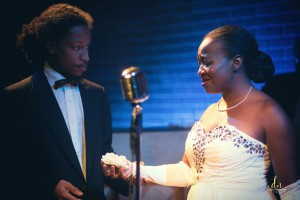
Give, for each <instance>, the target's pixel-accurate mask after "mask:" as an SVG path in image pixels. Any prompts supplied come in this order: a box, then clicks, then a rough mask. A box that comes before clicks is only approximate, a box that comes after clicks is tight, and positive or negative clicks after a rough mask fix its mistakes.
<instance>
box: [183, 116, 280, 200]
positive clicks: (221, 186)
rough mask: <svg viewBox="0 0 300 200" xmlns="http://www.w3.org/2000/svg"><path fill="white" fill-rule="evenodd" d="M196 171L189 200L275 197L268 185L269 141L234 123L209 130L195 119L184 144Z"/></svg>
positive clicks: (263, 198) (241, 199)
mask: <svg viewBox="0 0 300 200" xmlns="http://www.w3.org/2000/svg"><path fill="white" fill-rule="evenodd" d="M185 152H186V156H187V158H188V160H189V163H190V166H191V168H192V170H193V171H194V173H193V176H194V178H193V179H194V180H195V181H194V183H193V185H192V186H191V188H190V191H189V194H188V200H227V199H230V200H235V199H239V200H248V199H249V200H250V199H251V200H253V199H260V200H269V199H276V198H275V196H274V195H273V194H272V191H271V189H270V188H269V187H268V186H267V181H266V176H265V175H266V173H267V171H268V169H269V167H270V157H269V151H268V147H267V145H265V144H263V143H261V142H260V141H258V140H256V139H254V138H252V137H251V136H249V135H247V134H246V133H244V132H242V131H240V130H238V129H237V128H235V127H234V126H231V125H219V126H217V127H215V128H213V129H212V130H210V131H208V132H206V131H205V130H204V128H203V126H202V125H201V123H200V122H196V123H195V124H194V125H193V127H192V129H191V131H190V132H189V134H188V137H187V140H186V144H185Z"/></svg>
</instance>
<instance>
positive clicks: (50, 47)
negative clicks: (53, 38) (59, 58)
mask: <svg viewBox="0 0 300 200" xmlns="http://www.w3.org/2000/svg"><path fill="white" fill-rule="evenodd" d="M46 49H47V52H48V53H49V54H50V55H53V54H54V53H55V48H54V44H53V43H52V42H47V43H46Z"/></svg>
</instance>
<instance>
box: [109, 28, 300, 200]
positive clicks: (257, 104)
mask: <svg viewBox="0 0 300 200" xmlns="http://www.w3.org/2000/svg"><path fill="white" fill-rule="evenodd" d="M198 61H199V71H198V74H199V76H200V77H201V80H202V87H204V88H205V90H206V92H207V93H212V94H215V93H221V94H222V98H221V99H220V100H219V101H218V102H217V103H213V104H212V105H210V106H209V107H208V108H207V109H206V111H205V112H204V113H203V115H202V117H201V118H200V120H199V121H197V122H196V123H195V124H194V126H193V127H192V129H191V131H190V132H189V134H188V137H187V140H186V145H185V152H184V155H183V157H182V161H180V162H179V163H177V164H167V165H161V166H141V177H142V178H143V179H144V180H145V181H146V182H153V183H156V184H161V185H167V186H182V187H189V186H191V188H190V190H189V194H188V199H189V200H200V199H201V200H206V199H207V200H218V199H224V200H227V199H231V200H233V199H249V200H250V199H251V200H253V199H259V200H264V199H275V196H274V195H273V194H272V192H271V190H270V189H268V186H267V181H266V174H267V172H268V170H269V167H270V164H271V163H272V165H273V168H274V171H275V174H276V176H277V180H278V182H280V183H281V186H282V187H283V188H282V189H280V190H279V193H280V196H281V199H298V200H299V199H300V196H299V192H300V189H299V188H300V181H299V172H298V171H297V166H296V153H297V152H296V145H295V142H296V140H295V132H294V130H293V128H292V125H291V122H290V121H289V120H288V118H287V116H286V114H285V113H284V111H283V110H282V108H281V107H280V106H279V105H278V104H277V103H276V102H275V101H274V100H273V99H271V98H270V97H269V96H267V95H266V94H264V93H263V92H261V91H260V90H258V89H256V88H254V86H253V85H252V83H251V81H250V80H252V81H254V82H258V83H259V82H264V81H265V80H266V78H268V77H271V76H272V75H273V73H274V66H273V63H272V60H271V58H270V57H269V56H268V55H266V54H265V53H263V52H262V51H259V50H258V44H257V41H256V39H255V38H254V37H253V35H252V34H251V33H250V32H249V31H247V30H245V29H244V28H242V27H240V26H235V25H227V26H223V27H220V28H217V29H215V30H213V31H211V32H209V33H208V34H207V35H206V36H205V37H204V39H203V41H202V43H201V44H200V46H199V49H198ZM291 84H293V83H291ZM271 161H272V162H271ZM129 165H130V166H131V167H129V168H126V167H120V170H119V171H120V173H119V174H115V172H114V169H115V168H114V167H111V170H110V171H111V173H108V174H107V175H110V176H112V177H117V176H118V175H121V176H122V177H123V178H124V179H128V178H129V177H132V176H134V172H135V169H134V167H135V165H134V164H131V163H130V162H129ZM106 169H107V166H106V165H103V170H106Z"/></svg>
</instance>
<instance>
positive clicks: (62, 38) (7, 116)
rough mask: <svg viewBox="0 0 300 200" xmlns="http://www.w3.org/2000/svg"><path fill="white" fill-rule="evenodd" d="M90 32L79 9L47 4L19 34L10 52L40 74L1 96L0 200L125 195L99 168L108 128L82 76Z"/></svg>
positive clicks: (104, 106)
mask: <svg viewBox="0 0 300 200" xmlns="http://www.w3.org/2000/svg"><path fill="white" fill-rule="evenodd" d="M92 25H93V18H92V17H91V16H90V14H89V13H86V12H84V11H83V10H81V9H80V8H78V7H75V6H72V5H69V4H54V5H52V6H50V7H48V8H47V9H46V10H45V11H43V12H42V13H41V14H40V15H39V16H38V17H35V18H34V19H33V20H32V21H31V22H29V23H28V24H25V25H23V28H22V31H21V33H19V34H18V37H17V46H18V47H19V48H20V49H21V51H22V52H23V53H24V55H25V57H26V59H27V60H28V61H29V62H31V63H32V64H34V65H36V66H41V68H40V70H38V71H37V72H36V73H35V74H33V75H32V76H30V77H28V78H26V79H24V80H22V81H20V82H18V83H15V84H12V85H10V86H8V87H6V88H5V89H4V90H3V91H2V93H1V118H0V122H1V126H0V129H1V137H2V141H3V144H2V145H1V146H2V147H3V149H2V150H1V151H2V153H3V156H1V157H2V158H3V160H4V163H3V164H1V165H2V167H4V170H3V172H4V175H5V178H4V183H5V187H4V189H5V193H4V196H6V195H7V197H5V199H12V200H19V199H30V200H34V199H39V200H55V199H57V200H66V199H68V200H76V199H85V200H100V199H105V195H104V184H105V183H106V184H108V185H110V186H111V187H112V188H114V189H115V190H117V191H118V192H120V193H122V194H123V195H128V185H127V184H126V183H124V182H123V181H122V180H118V179H114V180H112V179H110V178H108V177H104V175H103V172H102V169H101V167H100V161H101V157H102V155H104V154H105V153H107V152H113V148H112V146H111V143H112V127H111V110H110V106H109V102H108V100H107V96H106V93H105V90H104V88H103V87H102V86H100V85H98V84H96V83H93V82H91V81H88V80H86V79H85V78H83V77H82V75H83V74H84V72H85V71H86V70H87V66H88V63H89V52H88V47H89V45H90V43H91V30H92ZM2 197H3V193H2Z"/></svg>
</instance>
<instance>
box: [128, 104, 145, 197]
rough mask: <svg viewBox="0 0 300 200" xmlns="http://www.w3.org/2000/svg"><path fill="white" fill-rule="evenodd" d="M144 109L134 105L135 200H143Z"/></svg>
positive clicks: (132, 137)
mask: <svg viewBox="0 0 300 200" xmlns="http://www.w3.org/2000/svg"><path fill="white" fill-rule="evenodd" d="M142 109H143V108H142V107H141V105H140V104H136V103H132V121H131V127H130V148H131V153H132V158H134V156H135V160H136V181H135V186H136V190H135V200H139V199H141V198H140V197H141V196H140V195H141V194H140V161H141V151H140V150H141V148H140V146H141V145H140V135H141V133H142Z"/></svg>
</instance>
